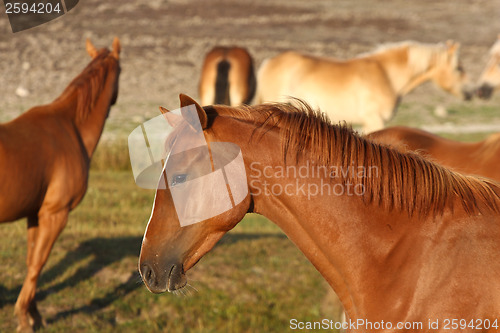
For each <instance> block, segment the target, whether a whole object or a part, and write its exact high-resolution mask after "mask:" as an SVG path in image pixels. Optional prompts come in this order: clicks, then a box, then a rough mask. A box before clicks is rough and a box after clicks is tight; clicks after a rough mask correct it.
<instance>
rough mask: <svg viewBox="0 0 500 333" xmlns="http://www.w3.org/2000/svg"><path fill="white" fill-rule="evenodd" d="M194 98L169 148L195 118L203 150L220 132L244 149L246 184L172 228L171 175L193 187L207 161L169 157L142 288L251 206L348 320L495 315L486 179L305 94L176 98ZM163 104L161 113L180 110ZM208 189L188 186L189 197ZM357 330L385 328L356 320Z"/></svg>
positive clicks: (161, 281) (499, 297)
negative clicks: (329, 111)
mask: <svg viewBox="0 0 500 333" xmlns="http://www.w3.org/2000/svg"><path fill="white" fill-rule="evenodd" d="M190 104H191V105H192V104H194V106H195V107H196V110H197V113H198V117H199V122H198V119H193V117H185V119H184V120H185V121H184V125H180V127H176V128H175V130H174V131H173V132H172V134H171V137H169V138H168V140H167V142H169V143H173V146H169V147H170V148H169V149H170V151H172V149H175V148H176V147H177V145H181V146H182V145H186V144H187V146H193V145H192V144H191V143H190V142H185V141H186V140H190V139H189V135H184V134H186V133H189V132H193V131H195V130H194V129H196V128H197V126H198V128H199V126H200V123H201V128H202V129H203V131H202V132H203V135H204V137H205V139H206V141H207V143H208V147H209V148H210V149H211V147H212V145H213V144H214V143H216V142H225V143H233V144H235V145H237V146H239V148H240V149H241V153H242V156H243V160H244V169H243V170H242V174H246V178H247V184H248V185H246V184H245V185H244V186H247V187H248V194H247V195H246V197H244V198H242V199H241V202H240V200H238V201H236V200H235V202H239V203H238V204H236V205H234V206H233V207H232V208H230V209H228V210H227V211H225V212H223V213H221V214H219V215H216V216H214V217H212V218H209V219H206V220H204V221H202V222H199V223H195V224H191V225H188V226H184V227H181V226H180V224H179V219H178V215H177V211H176V208H175V207H174V201H173V197H172V193H173V192H172V191H173V190H174V189H175V188H176V187H177V186H178V184H179V183H181V184H182V183H186V187H188V188H189V186H190V183H192V180H193V178H194V177H195V176H194V175H195V174H196V173H197V172H198V171H199V170H198V168H199V167H200V168H204V166H205V164H204V163H201V164H203V165H199V163H200V162H201V160H199V159H198V158H199V156H198V153H199V152H200V150H197V149H192V150H189V151H186V152H185V153H184V155H183V156H184V158H182V159H175V161H174V164H173V165H171V161H170V158H168V159H167V161H166V164H165V165H166V166H165V168H169V171H170V172H169V174H168V175H167V179H165V177H164V176H163V175H162V176H161V178H160V185H161V184H162V183H163V182H165V183H166V184H167V185H168V186H167V187H165V186H160V187H159V188H158V189H157V191H156V197H155V201H154V204H153V211H152V214H151V217H150V220H149V222H148V225H147V227H146V231H145V234H144V239H143V242H142V248H141V253H140V257H139V270H140V273H141V276H142V278H143V280H144V283H145V284H146V286H147V288H148V289H149V290H150V291H152V292H154V293H161V292H165V291H174V290H176V289H180V288H182V287H184V286H185V285H186V283H187V278H186V275H185V272H186V271H188V270H189V269H190V268H191V267H193V265H195V264H196V263H197V262H198V261H199V260H200V259H201V257H202V256H203V255H205V254H206V253H207V252H209V251H210V250H211V249H212V248H213V247H214V245H215V244H216V243H217V241H218V240H219V239H221V238H222V236H224V234H225V233H226V232H228V231H229V230H231V229H232V228H233V227H234V226H235V225H236V224H237V223H238V222H239V221H241V219H242V218H243V217H244V216H245V214H247V213H258V214H262V215H264V216H266V217H267V218H269V219H270V220H271V221H273V222H274V223H276V224H277V225H278V226H279V227H280V228H281V229H282V230H283V231H284V232H285V233H286V234H287V236H288V237H289V238H290V239H291V240H292V241H293V242H294V243H295V244H296V245H297V246H298V247H299V249H300V250H301V251H302V252H303V253H304V254H305V255H306V257H307V258H308V259H309V260H310V261H311V262H312V263H313V265H314V266H315V267H316V268H317V269H318V271H319V272H320V273H321V274H322V275H323V277H324V278H325V279H326V280H327V281H328V283H329V284H330V285H331V286H332V287H333V289H334V290H335V292H336V293H337V295H338V296H339V298H340V300H341V302H342V304H343V306H344V308H345V311H346V313H347V316H348V320H351V322H356V321H357V320H361V319H364V320H365V321H371V322H372V323H373V322H377V323H379V324H380V322H381V321H382V320H384V322H385V323H386V326H385V327H388V325H389V324H387V323H391V325H394V326H392V327H393V329H387V330H386V331H394V330H395V327H396V326H395V325H396V323H400V322H422V323H423V325H427V322H428V320H429V319H432V320H433V321H435V320H440V326H439V331H443V330H444V329H443V327H444V326H443V321H444V320H445V319H447V318H464V319H467V320H472V319H474V320H475V319H476V318H479V319H482V320H484V319H489V320H490V321H491V322H493V320H495V319H496V318H498V317H499V316H500V294H499V293H498V292H497V291H498V290H500V261H499V260H498V253H499V251H500V242H499V241H498V240H499V239H500V216H499V209H500V197H499V193H500V188H499V187H497V185H496V184H495V183H493V182H488V181H485V180H479V179H477V178H474V177H471V176H463V175H461V174H458V173H454V172H451V171H450V170H448V169H445V168H443V167H441V166H439V165H437V164H433V163H432V162H429V161H428V160H426V159H424V158H422V157H421V156H419V155H416V154H413V153H408V154H403V153H401V152H399V151H397V150H394V149H390V148H388V147H385V146H382V145H378V144H375V143H372V142H371V141H369V140H366V139H364V138H363V137H360V136H358V135H357V134H355V133H354V132H353V131H352V130H351V129H349V128H346V127H344V126H336V125H331V124H330V123H329V122H328V121H327V118H326V117H325V116H324V115H322V114H320V113H319V112H316V111H313V110H312V109H310V108H308V107H306V106H305V105H302V106H301V107H300V109H298V107H296V106H293V105H289V104H263V105H257V106H252V107H248V106H246V107H239V108H235V107H227V106H219V105H218V106H209V107H204V108H202V107H201V106H199V105H198V104H196V102H194V101H193V100H192V99H190V98H189V97H187V96H185V95H181V106H187V105H190ZM165 116H166V117H167V120H168V121H169V122H170V123H175V122H176V117H181V116H180V115H176V114H174V113H172V112H166V113H165ZM177 122H178V121H177ZM196 123H198V125H197V126H196ZM190 126H192V128H189V127H190ZM212 168H213V167H212ZM173 170H175V172H172V171H173ZM339 170H341V171H339ZM369 170H372V171H371V172H370V171H369ZM231 177H232V178H234V175H232V176H231ZM231 177H229V176H228V178H231ZM198 181H199V178H198ZM231 191H232V188H231ZM349 191H350V192H349ZM232 193H234V192H232ZM217 195H219V193H216V192H215V191H208V192H207V193H199V192H192V193H190V195H189V196H187V197H188V198H189V200H190V201H193V202H192V203H190V207H193V208H196V207H198V206H200V205H201V206H202V205H204V202H205V201H207V200H210V197H212V196H217ZM425 327H426V326H425ZM467 330H468V331H473V330H471V329H469V328H467V327H466V328H465V329H464V331H467ZM354 331H356V332H367V331H384V330H383V329H380V330H379V329H373V330H372V329H369V328H367V327H364V326H356V328H355V329H354ZM424 331H425V329H424ZM436 331H438V330H436Z"/></svg>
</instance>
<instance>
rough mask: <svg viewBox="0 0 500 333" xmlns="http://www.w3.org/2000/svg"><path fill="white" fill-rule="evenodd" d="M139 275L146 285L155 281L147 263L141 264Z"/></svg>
mask: <svg viewBox="0 0 500 333" xmlns="http://www.w3.org/2000/svg"><path fill="white" fill-rule="evenodd" d="M141 275H142V279H143V281H144V283H146V284H147V285H148V286H152V285H153V284H154V281H155V272H154V271H153V269H152V268H151V266H149V265H148V264H142V265H141Z"/></svg>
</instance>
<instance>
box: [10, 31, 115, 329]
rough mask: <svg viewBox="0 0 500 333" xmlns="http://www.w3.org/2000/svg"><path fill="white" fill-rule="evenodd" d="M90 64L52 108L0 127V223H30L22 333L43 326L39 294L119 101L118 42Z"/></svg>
mask: <svg viewBox="0 0 500 333" xmlns="http://www.w3.org/2000/svg"><path fill="white" fill-rule="evenodd" d="M86 47H87V51H88V53H89V54H90V56H91V57H92V61H91V62H90V64H89V65H88V66H87V67H86V68H85V69H84V70H83V72H82V73H81V74H80V75H78V76H77V77H76V78H75V79H74V80H73V81H72V82H71V83H70V84H69V86H68V87H67V88H66V89H65V90H64V92H63V93H62V94H61V95H60V96H59V97H58V98H57V99H56V100H54V102H52V103H51V104H48V105H42V106H36V107H33V108H31V109H30V110H28V111H27V112H25V113H23V114H22V115H20V116H19V117H18V118H16V119H14V120H12V121H10V122H8V123H5V124H1V125H0V156H1V158H0V170H2V172H1V173H0V183H1V184H2V187H1V190H0V222H8V221H14V220H17V219H20V218H22V217H27V218H28V252H27V261H26V263H27V266H28V272H27V275H26V279H25V280H24V283H23V287H22V289H21V293H20V294H19V297H18V299H17V302H16V305H15V314H16V315H17V318H18V320H19V326H18V331H32V327H31V326H30V321H31V322H32V323H33V328H35V329H36V328H38V327H40V326H42V325H43V321H42V317H41V315H40V313H39V312H38V310H37V306H36V301H35V291H36V284H37V280H38V277H39V276H40V272H41V270H42V268H43V266H44V264H45V263H46V261H47V258H48V257H49V254H50V251H51V249H52V246H53V245H54V242H55V241H56V239H57V237H58V236H59V234H60V233H61V231H62V230H63V229H64V226H65V225H66V222H67V219H68V213H69V212H70V211H71V210H72V209H74V208H75V207H76V206H77V205H78V203H79V202H80V201H81V200H82V198H83V196H84V195H85V192H86V190H87V179H88V172H89V166H90V159H91V157H92V154H93V153H94V151H95V149H96V146H97V143H98V141H99V138H100V136H101V133H102V130H103V127H104V122H105V121H106V118H107V116H108V113H109V109H110V107H111V105H113V104H114V103H115V102H116V99H117V96H118V77H119V74H120V65H119V53H120V42H119V40H118V38H115V39H114V41H113V50H112V51H111V52H110V51H109V50H108V49H101V50H99V51H98V50H96V48H95V47H94V46H93V45H92V43H91V42H90V41H89V40H87V45H86Z"/></svg>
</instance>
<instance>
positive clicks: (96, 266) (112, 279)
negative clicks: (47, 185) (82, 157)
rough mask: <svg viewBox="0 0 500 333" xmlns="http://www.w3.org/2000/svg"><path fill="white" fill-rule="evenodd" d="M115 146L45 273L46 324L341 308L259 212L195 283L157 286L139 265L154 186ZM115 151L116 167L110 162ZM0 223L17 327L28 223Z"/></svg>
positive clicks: (224, 321) (305, 313)
mask: <svg viewBox="0 0 500 333" xmlns="http://www.w3.org/2000/svg"><path fill="white" fill-rule="evenodd" d="M106 148H108V149H106ZM110 151H111V152H113V149H109V147H105V146H103V147H102V148H101V149H100V152H99V153H98V154H97V156H96V160H95V162H96V163H95V164H97V165H96V166H95V169H96V170H95V171H92V172H91V176H90V187H89V190H88V192H87V195H86V197H85V199H84V201H83V202H82V203H81V204H80V206H79V207H78V208H77V209H76V210H75V211H74V212H73V213H72V214H71V215H70V220H69V223H68V225H67V227H66V229H65V230H64V232H63V234H62V235H61V236H60V238H59V240H58V242H57V243H56V245H55V247H54V249H53V251H52V254H51V257H50V259H49V262H48V264H47V266H46V267H45V269H44V271H43V274H42V277H41V279H40V282H39V289H38V293H37V299H38V301H39V308H40V310H41V312H42V314H43V315H44V317H45V319H46V321H47V323H48V326H47V328H46V329H44V330H43V332H68V331H70V330H71V331H72V332H117V331H120V330H121V331H123V332H130V331H135V332H146V331H147V332H262V331H267V332H282V331H284V330H286V328H287V327H288V320H289V319H291V318H298V319H301V320H315V319H316V320H317V319H318V318H320V317H321V316H322V315H323V316H326V315H327V313H325V312H323V310H325V311H330V310H331V307H329V305H328V300H326V301H325V295H327V286H326V284H325V283H324V282H323V280H322V278H321V276H320V275H319V273H317V272H316V270H315V269H314V268H313V267H312V265H311V264H310V263H309V262H308V261H307V260H306V259H305V257H304V256H303V255H302V254H301V253H300V252H299V251H298V249H296V248H295V246H294V245H293V244H292V243H291V242H290V241H289V240H288V239H287V238H286V236H285V235H284V234H283V233H282V232H281V231H280V230H279V229H278V228H277V227H276V226H274V225H273V224H272V223H270V222H268V221H267V220H265V219H264V218H262V217H260V216H256V215H250V216H247V218H245V220H244V221H243V222H242V223H240V224H239V225H238V226H237V227H236V228H235V229H234V231H232V232H231V233H229V234H228V235H226V237H224V238H223V239H222V240H221V242H220V243H219V244H218V245H217V246H216V248H215V249H214V250H213V251H212V252H211V253H210V254H209V255H207V256H206V258H204V259H202V260H201V262H200V263H199V264H198V265H197V266H196V267H195V268H193V269H192V270H191V271H190V272H188V278H189V279H190V281H189V283H190V285H191V287H189V288H187V289H185V290H184V291H182V292H180V293H178V294H177V295H174V294H162V295H153V294H151V293H150V292H149V291H147V289H146V288H145V287H144V285H143V284H142V283H141V281H140V278H139V275H138V273H137V268H136V267H137V260H138V255H139V249H140V245H141V240H142V235H143V232H144V229H145V226H146V222H147V219H148V217H149V214H150V210H151V205H152V201H153V195H154V192H153V191H148V190H142V189H140V188H138V187H137V186H136V185H135V183H134V181H133V178H132V175H131V173H130V172H129V171H127V170H123V168H122V167H123V164H120V163H117V161H121V162H123V157H127V156H126V155H127V153H126V150H125V153H123V151H122V153H121V154H120V153H119V152H117V151H116V150H115V153H114V154H113V153H110ZM120 156H121V157H122V158H120ZM110 158H111V159H110ZM105 160H109V161H110V164H111V165H113V163H115V164H114V165H115V166H116V168H115V169H108V170H103V168H102V165H104V164H106V163H105ZM125 162H126V163H128V161H127V160H126V159H125ZM99 163H102V164H99ZM0 228H1V229H0V230H1V231H0V233H1V234H2V237H3V238H4V239H6V240H8V241H5V242H2V243H1V244H0V258H1V262H2V264H3V265H2V266H3V268H2V272H1V273H0V277H1V279H0V281H1V282H0V332H12V331H14V330H15V325H16V321H15V320H14V318H13V305H14V303H15V300H16V298H17V295H18V293H19V291H20V287H21V283H22V281H23V279H24V275H25V272H26V267H25V263H24V262H25V255H26V230H25V228H26V225H25V222H24V221H18V222H16V223H12V224H3V225H1V226H0ZM328 317H329V318H332V319H335V318H334V316H333V315H331V314H330V315H329V316H328Z"/></svg>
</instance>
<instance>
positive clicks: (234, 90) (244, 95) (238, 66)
mask: <svg viewBox="0 0 500 333" xmlns="http://www.w3.org/2000/svg"><path fill="white" fill-rule="evenodd" d="M255 84H256V83H255V73H254V67H253V59H252V57H251V56H250V53H248V51H247V50H246V49H244V48H241V47H224V46H216V47H214V48H213V49H212V50H211V51H210V52H209V53H207V55H206V56H205V61H204V62H203V68H202V70H201V78H200V86H199V91H200V99H201V103H202V104H203V105H210V104H226V105H233V106H237V105H241V104H249V103H250V101H251V100H252V98H253V96H254V94H255Z"/></svg>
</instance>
